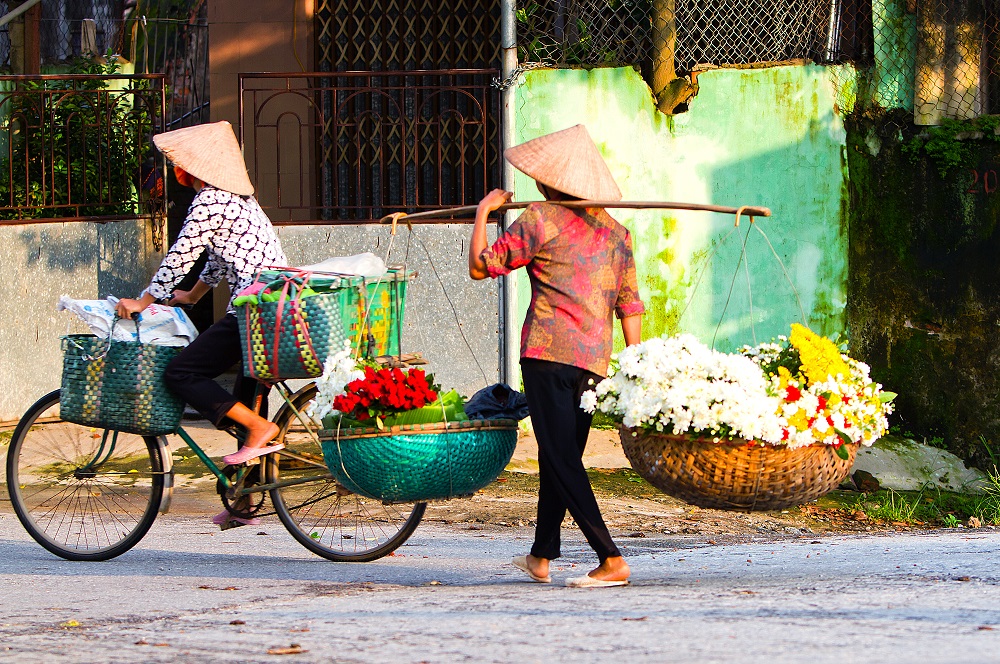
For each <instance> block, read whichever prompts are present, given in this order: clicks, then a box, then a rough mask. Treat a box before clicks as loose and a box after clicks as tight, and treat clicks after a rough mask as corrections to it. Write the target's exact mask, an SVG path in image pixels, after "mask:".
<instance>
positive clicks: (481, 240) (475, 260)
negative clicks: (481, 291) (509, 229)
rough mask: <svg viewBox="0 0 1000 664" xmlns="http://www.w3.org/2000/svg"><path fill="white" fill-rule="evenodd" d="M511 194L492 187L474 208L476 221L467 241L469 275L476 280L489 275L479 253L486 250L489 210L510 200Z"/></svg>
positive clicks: (491, 210)
mask: <svg viewBox="0 0 1000 664" xmlns="http://www.w3.org/2000/svg"><path fill="white" fill-rule="evenodd" d="M511 196H513V194H511V193H510V192H509V191H504V190H503V189H494V190H493V191H491V192H490V193H488V194H486V196H485V197H484V198H483V200H481V201H479V207H478V208H477V209H476V222H475V224H474V225H473V226H472V240H471V241H470V242H469V276H470V277H472V278H473V279H475V280H476V281H478V280H480V279H485V278H486V277H488V276H490V273H489V272H488V271H487V270H486V261H484V260H483V258H482V256H481V254H482V253H483V252H484V251H486V247H487V242H486V220H487V218H488V217H489V216H490V212H493V210H496V209H497V208H499V207H500V206H501V205H503V204H504V203H506V202H507V201H509V200H510V197H511Z"/></svg>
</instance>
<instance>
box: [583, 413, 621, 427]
mask: <svg viewBox="0 0 1000 664" xmlns="http://www.w3.org/2000/svg"><path fill="white" fill-rule="evenodd" d="M620 426H621V424H619V423H618V422H616V421H615V420H613V419H611V416H609V415H608V414H607V413H602V412H601V411H599V410H597V411H594V420H593V421H592V422H591V423H590V428H591V429H602V430H605V431H609V430H610V431H617V430H618V427H620Z"/></svg>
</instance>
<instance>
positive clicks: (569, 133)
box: [503, 124, 622, 201]
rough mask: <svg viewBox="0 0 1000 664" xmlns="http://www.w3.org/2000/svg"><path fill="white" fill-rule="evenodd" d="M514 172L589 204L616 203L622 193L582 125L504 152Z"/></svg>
mask: <svg viewBox="0 0 1000 664" xmlns="http://www.w3.org/2000/svg"><path fill="white" fill-rule="evenodd" d="M503 156H504V157H506V158H507V161H509V162H510V163H511V164H513V165H514V167H515V168H516V169H518V170H519V171H521V172H523V173H525V174H526V175H530V176H531V177H532V178H534V179H535V180H537V181H538V182H541V183H542V184H544V185H546V186H548V187H552V188H553V189H558V190H559V191H561V192H563V193H565V194H569V195H571V196H576V197H578V198H582V199H584V200H592V201H620V200H621V199H622V192H621V190H620V189H619V188H618V185H617V184H616V183H615V179H614V177H613V176H612V175H611V171H610V170H608V165H607V164H606V163H604V159H602V158H601V153H600V152H598V150H597V146H596V145H594V139H592V138H591V137H590V134H589V133H588V132H587V128H586V127H584V126H583V125H582V124H578V125H576V126H575V127H570V128H569V129H563V130H562V131H557V132H553V133H551V134H546V135H545V136H539V137H538V138H535V139H532V140H530V141H528V142H527V143H521V144H520V145H515V146H514V147H512V148H507V149H506V150H504V153H503Z"/></svg>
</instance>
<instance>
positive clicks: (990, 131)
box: [902, 115, 1000, 177]
mask: <svg viewBox="0 0 1000 664" xmlns="http://www.w3.org/2000/svg"><path fill="white" fill-rule="evenodd" d="M997 127H1000V116H996V115H983V116H980V117H978V118H974V119H972V120H952V119H944V120H942V121H941V124H940V125H939V126H937V127H928V128H927V129H926V130H925V131H924V132H922V133H920V134H917V135H916V136H914V137H913V138H911V139H910V140H909V141H906V142H905V143H903V146H902V149H903V154H905V155H907V156H909V157H910V159H911V161H917V160H919V159H922V158H924V157H926V158H928V159H930V160H931V161H933V162H934V164H935V165H936V166H937V169H938V173H940V175H941V177H945V176H947V175H948V173H949V172H950V171H951V170H952V169H954V168H957V167H960V166H970V165H971V161H972V158H973V156H974V155H975V152H976V151H975V144H974V143H973V141H975V140H982V141H993V142H995V143H1000V135H998V134H997V133H996V130H997Z"/></svg>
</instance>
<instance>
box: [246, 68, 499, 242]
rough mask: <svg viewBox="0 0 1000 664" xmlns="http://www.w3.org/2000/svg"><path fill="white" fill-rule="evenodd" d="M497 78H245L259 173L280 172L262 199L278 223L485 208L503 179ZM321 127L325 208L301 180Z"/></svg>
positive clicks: (429, 74)
mask: <svg viewBox="0 0 1000 664" xmlns="http://www.w3.org/2000/svg"><path fill="white" fill-rule="evenodd" d="M497 73H498V72H497V71H496V70H480V71H476V70H466V72H465V73H458V72H457V71H455V70H451V71H448V72H440V71H429V70H421V71H415V72H349V73H348V72H343V73H341V74H340V75H334V76H324V75H318V74H315V73H307V74H294V75H293V74H271V75H266V74H258V75H244V76H241V77H240V90H241V99H242V100H243V108H244V111H243V118H245V119H246V120H247V126H246V128H245V132H244V133H245V137H246V140H247V141H248V144H250V145H252V146H253V149H252V152H248V154H247V159H248V162H249V163H250V166H251V170H252V171H253V172H254V173H260V172H262V170H263V169H264V167H265V166H266V167H270V168H273V169H274V170H275V171H276V172H277V173H278V181H277V183H276V188H275V191H274V192H273V193H272V192H271V190H270V189H265V190H264V191H260V192H259V199H260V201H261V205H263V206H264V208H265V209H266V210H267V211H268V215H269V216H270V217H271V219H272V221H274V222H275V223H286V222H289V221H292V220H306V219H307V217H306V216H304V215H312V216H308V220H309V221H317V220H319V221H322V220H326V221H330V222H334V223H366V222H373V221H377V220H378V219H379V218H380V217H382V216H383V215H386V214H389V213H390V212H400V211H408V212H412V211H416V210H420V209H435V208H441V207H447V206H450V205H469V204H475V203H476V202H478V200H479V199H480V198H481V197H482V196H483V194H485V193H486V191H488V190H489V189H490V188H491V187H494V186H497V184H499V180H498V178H499V174H498V173H497V172H496V153H497V149H496V145H495V143H493V142H491V141H492V139H490V138H489V137H491V136H496V135H497V131H498V130H497V124H498V116H499V92H498V91H497V90H496V89H495V88H494V87H493V86H492V85H490V80H491V78H492V77H494V76H496V74H497ZM476 81H479V82H478V83H477V82H476ZM326 102H331V103H330V105H331V106H332V108H333V111H332V114H331V115H329V116H328V115H326V113H325V112H324V111H323V110H322V109H323V108H324V106H325V103H326ZM317 134H318V135H320V136H321V137H322V138H321V140H320V141H319V147H320V150H321V151H320V153H319V164H318V168H317V169H316V171H315V172H316V174H317V177H318V178H319V184H320V185H321V186H320V187H319V198H320V200H319V201H318V203H317V201H316V196H315V193H314V192H312V191H309V189H308V186H309V185H308V181H309V178H307V177H303V176H302V175H301V174H302V173H305V172H306V171H307V170H308V169H309V166H307V163H308V162H307V160H308V158H309V155H310V154H311V153H312V151H313V150H314V149H315V148H316V147H317V146H316V141H315V140H314V138H313V137H314V136H316V135H317ZM279 148H280V149H279ZM275 196H276V197H275Z"/></svg>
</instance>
